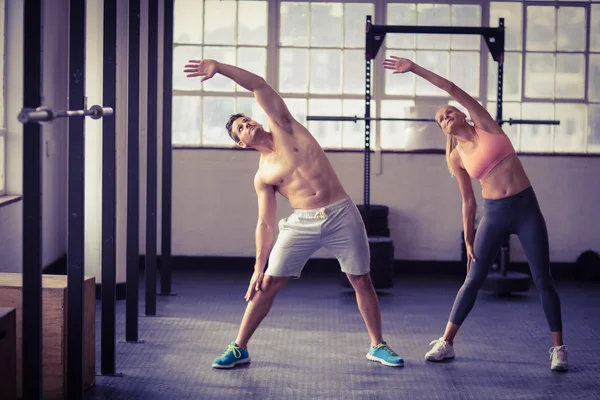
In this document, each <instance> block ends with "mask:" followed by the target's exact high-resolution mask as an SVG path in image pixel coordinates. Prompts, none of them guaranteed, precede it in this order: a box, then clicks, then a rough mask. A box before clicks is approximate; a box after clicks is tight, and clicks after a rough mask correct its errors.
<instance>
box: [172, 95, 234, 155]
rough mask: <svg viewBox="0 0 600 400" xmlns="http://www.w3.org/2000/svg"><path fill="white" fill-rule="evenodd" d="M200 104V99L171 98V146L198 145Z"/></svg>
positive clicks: (191, 97)
mask: <svg viewBox="0 0 600 400" xmlns="http://www.w3.org/2000/svg"><path fill="white" fill-rule="evenodd" d="M201 103H202V99H201V98H200V97H195V96H173V125H172V126H173V145H199V144H200V143H201V141H200V121H202V116H201V112H202V108H201ZM223 126H225V125H223Z"/></svg>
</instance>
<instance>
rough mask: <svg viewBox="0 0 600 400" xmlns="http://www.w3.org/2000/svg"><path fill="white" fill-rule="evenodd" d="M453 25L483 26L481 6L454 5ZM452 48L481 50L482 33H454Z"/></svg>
mask: <svg viewBox="0 0 600 400" xmlns="http://www.w3.org/2000/svg"><path fill="white" fill-rule="evenodd" d="M452 26H481V6H479V5H462V4H461V5H452ZM451 41H452V44H451V46H452V48H453V49H460V50H479V46H480V43H481V36H480V35H452V37H451Z"/></svg>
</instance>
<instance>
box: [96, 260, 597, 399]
mask: <svg viewBox="0 0 600 400" xmlns="http://www.w3.org/2000/svg"><path fill="white" fill-rule="evenodd" d="M249 276H250V270H248V272H247V273H246V272H233V273H228V274H225V273H223V272H219V271H213V270H208V271H207V270H175V271H174V273H173V290H174V292H176V296H172V297H159V298H158V299H157V301H158V312H157V316H156V317H146V316H144V315H143V313H144V305H143V299H144V294H143V281H142V282H141V284H140V287H141V288H142V292H141V294H140V322H139V323H140V325H139V332H140V340H141V341H144V342H143V343H122V342H118V343H117V373H119V374H123V375H122V376H118V377H108V376H100V375H99V376H97V378H96V384H95V386H94V387H93V388H90V389H89V390H88V391H86V398H87V399H119V400H122V399H128V400H130V399H144V400H150V399H240V398H244V399H278V400H279V399H360V400H365V399H478V400H479V399H511V400H513V399H544V400H546V399H577V400H584V399H598V398H600V359H599V358H598V357H599V355H600V296H599V295H598V293H599V289H600V283H586V282H584V283H582V282H574V281H558V282H557V287H558V290H559V294H560V296H561V300H562V310H563V321H564V332H565V342H566V345H567V347H568V349H569V364H570V369H569V372H566V373H559V372H553V371H551V370H550V360H549V354H548V349H549V348H550V346H551V341H550V334H549V332H548V327H547V324H546V320H545V318H544V315H543V312H542V308H541V305H540V299H539V296H538V294H537V292H536V289H535V287H534V286H533V285H532V288H531V289H530V290H529V292H526V293H523V294H519V295H513V296H510V297H497V296H495V295H492V294H490V293H486V292H483V291H482V292H480V294H479V297H478V300H477V303H476V304H475V308H474V309H473V311H472V312H471V314H470V315H469V317H468V319H467V321H466V322H465V324H464V325H463V328H462V330H461V331H460V332H459V335H458V336H457V339H456V341H455V350H456V353H457V355H456V358H455V359H454V360H452V361H450V362H444V363H429V362H426V361H424V359H423V355H424V354H425V352H426V351H427V350H428V349H429V342H430V341H431V340H434V339H437V338H438V337H440V335H441V333H442V330H443V328H444V326H445V322H446V318H447V316H448V312H449V310H450V307H451V305H452V302H453V300H454V296H455V294H456V291H457V290H458V288H459V287H460V284H461V278H460V277H453V276H449V277H442V278H435V280H431V279H428V278H425V277H418V276H396V279H395V283H394V287H393V288H391V289H387V290H382V291H380V292H379V293H380V296H379V298H380V303H381V309H382V314H383V323H384V338H385V339H386V340H387V341H388V343H389V344H390V345H391V346H392V348H393V349H394V350H396V352H398V353H399V354H400V355H401V356H402V357H403V358H404V360H405V366H404V368H391V367H385V366H383V365H381V364H379V363H374V362H371V361H368V360H367V359H366V358H365V355H366V353H367V351H368V346H369V339H368V335H367V332H366V328H365V326H364V324H363V321H362V319H361V317H360V314H359V312H358V309H357V306H356V301H355V297H354V294H353V292H352V291H351V290H350V289H347V288H345V287H344V286H343V285H341V279H340V276H339V275H338V274H335V273H334V274H331V273H327V274H326V273H318V272H316V271H313V270H310V268H308V267H307V269H306V270H305V272H304V274H303V276H302V277H301V278H300V279H299V280H294V281H290V282H289V283H288V285H287V286H286V287H285V288H284V289H283V290H282V292H281V293H280V295H279V296H278V297H277V299H276V300H275V304H274V306H273V308H272V310H271V313H270V314H269V315H268V316H267V318H266V319H265V320H264V321H263V324H262V325H261V326H260V327H259V329H258V331H257V332H256V334H255V335H254V337H253V338H252V340H251V341H250V344H249V351H250V356H251V357H252V362H251V364H248V365H245V366H238V367H236V368H234V369H232V370H215V369H213V368H212V367H211V363H212V360H213V359H214V358H216V357H217V356H219V355H220V354H221V353H222V352H223V351H224V350H225V349H226V347H227V344H228V343H229V342H231V341H233V340H234V339H235V336H236V333H237V329H238V326H239V323H240V320H241V317H242V313H243V311H244V308H245V301H244V298H243V297H244V293H245V291H246V289H247V284H248V282H249ZM142 278H143V276H142ZM100 312H101V309H100V302H98V305H97V324H96V326H97V329H98V331H97V336H96V339H97V345H96V346H97V347H96V349H97V371H100V345H101V344H100V329H101V324H100ZM124 338H125V302H124V301H119V302H118V303H117V341H122V340H123V339H124Z"/></svg>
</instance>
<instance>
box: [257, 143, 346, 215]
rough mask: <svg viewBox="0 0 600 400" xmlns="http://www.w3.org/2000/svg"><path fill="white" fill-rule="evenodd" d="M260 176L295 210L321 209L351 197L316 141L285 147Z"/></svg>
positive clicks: (264, 162) (265, 166) (261, 170)
mask: <svg viewBox="0 0 600 400" xmlns="http://www.w3.org/2000/svg"><path fill="white" fill-rule="evenodd" d="M311 139H312V138H311ZM313 140H314V139H313ZM259 173H260V174H261V177H262V178H263V180H264V181H265V182H266V183H268V184H271V185H273V186H275V187H276V188H277V190H278V191H279V193H281V195H282V196H284V197H285V198H287V199H288V201H289V202H290V206H292V207H293V208H294V209H312V208H320V207H323V206H326V205H328V204H331V203H333V202H336V201H338V200H341V199H343V198H345V197H348V195H347V194H346V191H345V190H344V187H343V186H342V183H341V182H340V180H339V178H338V176H337V174H336V173H335V171H334V169H333V167H332V165H331V163H330V162H329V159H328V158H327V156H326V155H325V153H324V152H323V150H322V149H321V147H320V146H319V145H318V143H316V141H315V143H310V142H308V143H306V142H305V143H301V142H300V143H294V145H293V146H290V148H289V149H288V146H286V147H285V149H284V150H279V151H278V154H276V155H274V156H273V157H269V158H268V159H265V160H264V161H263V162H262V163H261V166H260V171H259Z"/></svg>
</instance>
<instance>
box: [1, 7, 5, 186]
mask: <svg viewBox="0 0 600 400" xmlns="http://www.w3.org/2000/svg"><path fill="white" fill-rule="evenodd" d="M5 6H6V4H5V2H4V0H0V89H1V90H2V95H1V96H0V196H2V195H4V194H6V178H5V177H6V123H5V114H6V101H5V100H6V87H5V82H4V53H5V37H6V35H5V32H6V24H5V22H6V17H5V15H6V9H5Z"/></svg>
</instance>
